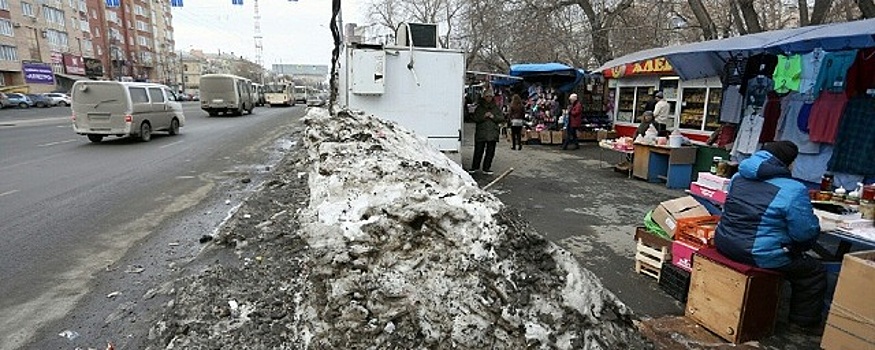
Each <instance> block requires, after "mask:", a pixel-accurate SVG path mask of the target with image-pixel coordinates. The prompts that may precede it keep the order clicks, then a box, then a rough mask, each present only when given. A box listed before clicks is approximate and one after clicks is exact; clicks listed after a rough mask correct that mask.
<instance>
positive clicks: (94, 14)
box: [91, 10, 97, 19]
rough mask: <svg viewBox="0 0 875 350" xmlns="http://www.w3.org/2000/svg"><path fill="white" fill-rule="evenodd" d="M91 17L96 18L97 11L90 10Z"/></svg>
mask: <svg viewBox="0 0 875 350" xmlns="http://www.w3.org/2000/svg"><path fill="white" fill-rule="evenodd" d="M91 19H97V11H94V10H91Z"/></svg>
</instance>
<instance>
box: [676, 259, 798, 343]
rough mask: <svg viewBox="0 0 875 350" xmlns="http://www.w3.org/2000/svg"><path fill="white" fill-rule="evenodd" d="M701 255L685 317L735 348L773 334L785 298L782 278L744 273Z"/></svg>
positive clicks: (693, 278)
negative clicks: (781, 296) (730, 343)
mask: <svg viewBox="0 0 875 350" xmlns="http://www.w3.org/2000/svg"><path fill="white" fill-rule="evenodd" d="M708 250H709V251H711V252H714V250H713V249H708ZM701 253H702V251H701V250H700V251H699V252H697V253H696V254H695V255H694V257H693V271H692V276H691V277H690V279H691V280H690V290H689V294H688V296H687V307H686V312H685V314H686V315H687V316H688V317H690V318H691V319H693V320H695V321H696V322H697V323H699V324H700V325H702V326H703V327H705V328H707V329H708V330H710V331H711V332H714V334H717V335H718V336H720V337H721V338H723V339H725V340H727V341H730V342H733V343H735V344H738V343H743V342H747V341H750V340H757V339H760V338H763V337H765V336H768V335H770V334H772V331H773V330H774V327H775V319H776V317H777V314H778V300H779V299H780V295H781V277H780V275H778V274H774V273H764V272H762V270H759V269H752V270H748V271H745V272H744V273H742V272H739V271H738V270H736V269H733V268H730V267H729V265H728V264H724V263H721V262H718V261H717V260H716V259H712V258H710V257H707V256H705V255H702V254H701ZM736 264H737V263H736Z"/></svg>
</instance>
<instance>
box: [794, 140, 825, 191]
mask: <svg viewBox="0 0 875 350" xmlns="http://www.w3.org/2000/svg"><path fill="white" fill-rule="evenodd" d="M832 152H833V147H832V146H830V145H823V146H821V147H820V153H817V154H806V153H800V154H799V156H797V157H796V161H795V162H793V169H792V172H793V177H795V178H797V179H799V180H805V181H808V182H820V179H821V177H822V176H823V174H825V173H826V171H827V169H826V164H827V163H828V162H829V159H830V158H831V157H832Z"/></svg>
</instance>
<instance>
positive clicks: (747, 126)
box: [732, 106, 763, 154]
mask: <svg viewBox="0 0 875 350" xmlns="http://www.w3.org/2000/svg"><path fill="white" fill-rule="evenodd" d="M762 130H763V115H762V110H761V109H760V108H759V107H754V106H749V107H747V108H745V111H744V118H742V120H741V125H739V127H738V136H737V137H736V138H735V145H734V146H733V148H732V153H733V154H737V153H744V154H753V153H754V152H756V151H757V150H758V149H759V141H760V133H761V132H762Z"/></svg>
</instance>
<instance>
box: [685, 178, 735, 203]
mask: <svg viewBox="0 0 875 350" xmlns="http://www.w3.org/2000/svg"><path fill="white" fill-rule="evenodd" d="M690 192H692V193H693V194H695V195H697V196H702V197H704V198H708V199H710V200H711V201H712V202H714V203H717V204H721V205H722V204H723V203H726V195H727V193H726V191H721V190H717V189H713V188H709V187H707V186H704V185H702V184H700V183H699V182H698V181H697V182H693V183H691V184H690Z"/></svg>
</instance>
